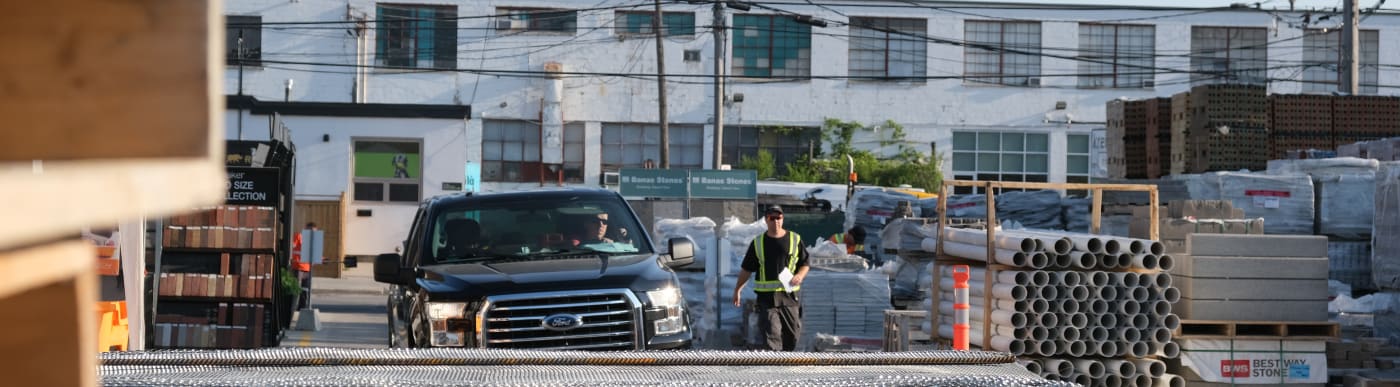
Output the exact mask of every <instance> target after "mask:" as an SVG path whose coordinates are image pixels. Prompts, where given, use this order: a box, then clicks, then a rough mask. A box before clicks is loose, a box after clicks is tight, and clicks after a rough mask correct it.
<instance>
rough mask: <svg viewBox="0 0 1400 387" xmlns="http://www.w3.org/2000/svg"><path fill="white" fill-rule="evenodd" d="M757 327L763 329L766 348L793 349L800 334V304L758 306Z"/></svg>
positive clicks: (777, 349)
mask: <svg viewBox="0 0 1400 387" xmlns="http://www.w3.org/2000/svg"><path fill="white" fill-rule="evenodd" d="M758 317H759V320H758V328H759V329H760V330H762V331H763V339H764V341H765V345H766V346H767V349H769V350H773V351H793V350H796V349H797V338H798V337H800V336H801V335H802V306H800V305H783V306H769V307H761V306H760V307H759V308H758Z"/></svg>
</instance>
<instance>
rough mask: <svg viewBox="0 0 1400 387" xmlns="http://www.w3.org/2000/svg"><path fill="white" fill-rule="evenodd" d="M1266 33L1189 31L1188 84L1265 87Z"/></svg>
mask: <svg viewBox="0 0 1400 387" xmlns="http://www.w3.org/2000/svg"><path fill="white" fill-rule="evenodd" d="M1268 40H1269V38H1268V29H1266V28H1263V27H1259V28H1247V27H1191V83H1193V84H1203V83H1246V84H1256V85H1265V84H1267V83H1268V81H1269V78H1268V75H1269V74H1268V63H1269V53H1268V50H1269V48H1268Z"/></svg>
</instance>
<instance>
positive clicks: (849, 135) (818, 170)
mask: <svg viewBox="0 0 1400 387" xmlns="http://www.w3.org/2000/svg"><path fill="white" fill-rule="evenodd" d="M879 127H880V130H881V133H880V135H881V137H880V146H881V148H882V149H883V148H888V147H891V146H894V147H895V152H894V154H893V155H890V156H887V157H880V155H877V154H875V152H872V151H870V150H866V149H856V148H855V145H854V139H855V134H856V133H858V132H860V131H872V130H874V128H873V127H869V126H866V125H863V124H861V123H859V122H855V121H842V120H839V119H835V118H828V119H827V120H826V121H825V122H824V123H823V125H822V139H823V141H826V142H827V144H829V149H830V154H829V155H828V154H826V153H822V154H818V155H816V156H815V157H811V158H808V157H804V158H803V159H801V160H798V161H796V162H792V163H788V164H787V168H786V169H787V172H786V173H785V174H784V175H783V176H782V179H783V180H787V181H795V182H806V183H830V184H845V183H846V179H847V176H846V173H847V159H846V156H848V155H849V156H850V157H851V159H852V160H853V161H854V164H855V170H856V174H857V175H858V176H859V179H860V181H861V182H862V183H864V184H872V185H880V186H898V185H901V184H908V185H910V186H912V187H916V188H922V189H924V190H926V191H929V192H938V190H939V189H940V188H941V184H942V183H943V172H942V166H943V164H942V160H943V158H942V157H941V156H940V155H938V154H929V155H924V154H921V153H919V151H917V150H915V149H914V148H912V147H910V146H909V145H908V144H907V143H906V142H905V140H904V137H905V133H904V126H902V125H899V124H898V123H896V122H894V121H891V120H886V121H885V122H883V123H881V124H880V125H879ZM759 156H760V158H761V157H762V156H763V155H762V154H761V153H760V155H759ZM770 160H771V159H770ZM740 164H741V165H746V166H745V168H750V167H748V166H747V165H748V164H744V163H743V162H741V163H740ZM768 165H771V164H768ZM762 166H763V165H762V163H756V165H753V167H754V168H752V169H755V170H757V169H758V167H762ZM760 177H762V172H760Z"/></svg>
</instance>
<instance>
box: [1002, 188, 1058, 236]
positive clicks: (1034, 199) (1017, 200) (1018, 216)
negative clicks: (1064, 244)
mask: <svg viewBox="0 0 1400 387" xmlns="http://www.w3.org/2000/svg"><path fill="white" fill-rule="evenodd" d="M1061 211H1062V210H1061V209H1060V193H1059V192H1056V191H1010V192H1006V193H1002V194H1000V195H997V221H998V222H1005V221H1008V220H1014V221H1016V222H1017V223H1020V224H1021V225H1022V226H1025V227H1026V228H1034V229H1041V230H1063V229H1064V227H1065V224H1064V221H1062V220H1061V219H1060V212H1061Z"/></svg>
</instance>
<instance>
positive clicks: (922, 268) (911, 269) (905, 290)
mask: <svg viewBox="0 0 1400 387" xmlns="http://www.w3.org/2000/svg"><path fill="white" fill-rule="evenodd" d="M893 266H894V269H893V272H894V274H893V275H892V276H891V277H890V293H892V294H894V298H897V299H901V300H921V299H923V298H925V297H926V296H927V295H928V287H927V285H926V284H922V283H920V281H924V277H931V275H930V270H931V267H932V266H933V262H932V261H926V260H911V259H906V258H904V257H903V256H901V257H899V258H898V259H895V260H894V263H893ZM925 282H926V281H925Z"/></svg>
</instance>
